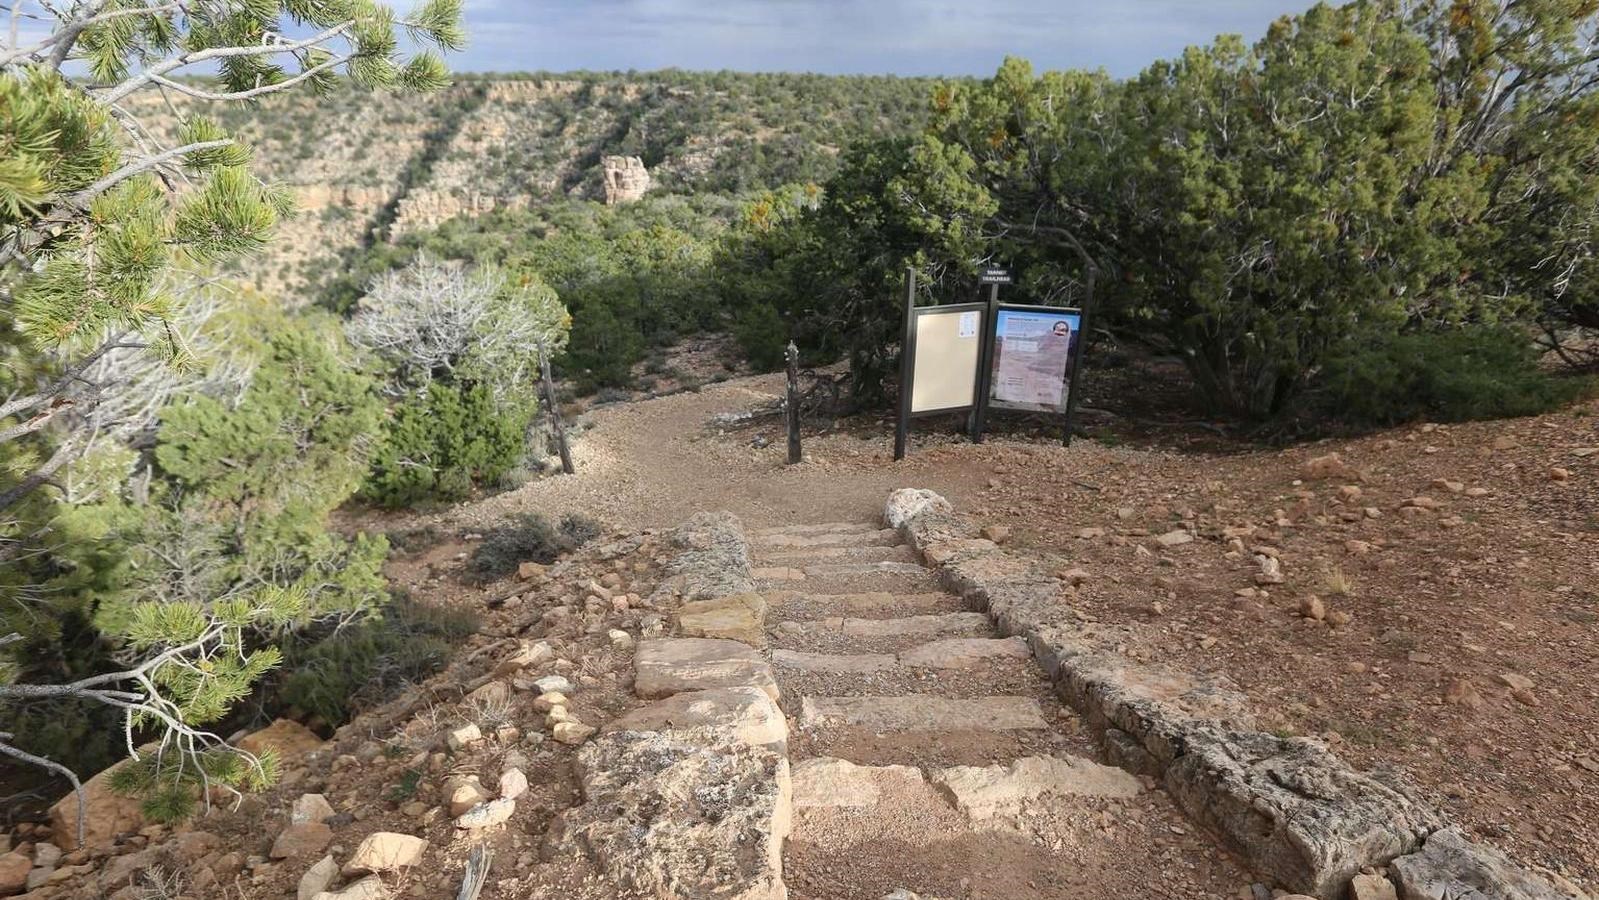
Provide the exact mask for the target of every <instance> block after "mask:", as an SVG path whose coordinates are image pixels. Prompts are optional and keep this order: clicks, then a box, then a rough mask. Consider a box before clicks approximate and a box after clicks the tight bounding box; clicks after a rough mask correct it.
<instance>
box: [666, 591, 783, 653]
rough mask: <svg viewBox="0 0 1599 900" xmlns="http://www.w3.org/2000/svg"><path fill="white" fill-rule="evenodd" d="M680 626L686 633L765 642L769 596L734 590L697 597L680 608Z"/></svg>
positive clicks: (699, 636) (739, 640)
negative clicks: (731, 592) (709, 598)
mask: <svg viewBox="0 0 1599 900" xmlns="http://www.w3.org/2000/svg"><path fill="white" fill-rule="evenodd" d="M677 630H678V633H679V634H681V635H683V636H684V637H697V638H726V639H728V640H733V641H738V642H740V643H743V644H749V645H750V646H752V647H764V646H765V645H766V600H765V599H763V598H762V597H761V595H760V594H734V595H732V596H729V597H719V598H717V599H714V600H695V601H692V602H689V603H685V604H683V606H682V608H681V609H679V610H678V611H677Z"/></svg>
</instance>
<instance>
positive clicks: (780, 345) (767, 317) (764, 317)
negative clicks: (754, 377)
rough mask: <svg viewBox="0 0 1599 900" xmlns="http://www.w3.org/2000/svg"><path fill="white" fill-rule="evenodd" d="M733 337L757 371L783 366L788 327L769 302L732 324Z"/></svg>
mask: <svg viewBox="0 0 1599 900" xmlns="http://www.w3.org/2000/svg"><path fill="white" fill-rule="evenodd" d="M733 336H734V337H735V338H736V339H737V340H738V344H739V346H740V347H742V348H743V350H744V356H745V358H747V359H748V360H749V363H750V365H751V366H753V367H754V368H755V370H756V371H757V372H776V371H777V370H778V369H781V368H783V366H784V364H785V362H786V361H785V359H784V350H785V349H786V348H787V347H788V324H787V323H785V322H784V321H783V317H782V316H781V315H779V314H778V312H777V310H776V309H774V308H773V307H772V305H771V304H769V303H760V304H756V305H755V306H751V307H749V308H747V309H745V310H743V311H741V312H740V313H739V314H738V317H737V318H736V319H735V320H734V322H733Z"/></svg>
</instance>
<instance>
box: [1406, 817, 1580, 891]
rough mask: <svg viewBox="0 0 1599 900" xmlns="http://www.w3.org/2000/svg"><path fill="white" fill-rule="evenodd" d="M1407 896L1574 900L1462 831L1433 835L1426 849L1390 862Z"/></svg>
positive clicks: (1446, 830)
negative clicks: (1475, 842) (1464, 834)
mask: <svg viewBox="0 0 1599 900" xmlns="http://www.w3.org/2000/svg"><path fill="white" fill-rule="evenodd" d="M1390 870H1391V873H1392V877H1393V880H1394V882H1395V884H1397V885H1398V886H1399V897H1400V898H1401V900H1434V898H1438V897H1470V898H1478V897H1481V898H1484V900H1570V898H1571V895H1570V894H1569V893H1567V892H1565V891H1562V890H1558V889H1556V888H1555V887H1554V886H1552V885H1550V884H1549V883H1548V882H1547V881H1544V880H1543V879H1542V878H1539V877H1538V876H1536V875H1534V874H1533V873H1531V872H1528V871H1526V870H1525V869H1522V868H1521V867H1520V866H1517V865H1516V864H1515V863H1513V862H1511V861H1510V860H1509V859H1507V858H1506V857H1505V855H1504V854H1502V853H1500V852H1499V851H1497V850H1494V849H1492V848H1490V847H1485V846H1483V845H1481V844H1473V843H1471V842H1470V841H1468V840H1466V839H1465V837H1464V836H1463V835H1461V833H1460V831H1459V829H1456V828H1447V829H1444V830H1442V831H1438V832H1435V833H1434V834H1433V835H1431V836H1430V837H1428V838H1427V843H1426V844H1425V845H1424V846H1423V847H1422V848H1421V852H1419V853H1412V854H1410V855H1409V856H1401V857H1399V858H1398V859H1395V860H1394V861H1393V863H1392V864H1391V866H1390Z"/></svg>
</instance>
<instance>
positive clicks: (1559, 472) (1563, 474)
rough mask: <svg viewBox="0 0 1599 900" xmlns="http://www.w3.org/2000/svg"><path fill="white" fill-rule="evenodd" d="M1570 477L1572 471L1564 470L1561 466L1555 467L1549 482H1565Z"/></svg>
mask: <svg viewBox="0 0 1599 900" xmlns="http://www.w3.org/2000/svg"><path fill="white" fill-rule="evenodd" d="M1570 477H1571V470H1570V469H1562V468H1561V467H1559V466H1555V467H1554V468H1552V469H1550V470H1549V480H1550V481H1565V480H1566V479H1568V478H1570Z"/></svg>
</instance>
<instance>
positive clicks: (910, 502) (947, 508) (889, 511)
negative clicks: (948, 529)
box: [883, 488, 955, 528]
mask: <svg viewBox="0 0 1599 900" xmlns="http://www.w3.org/2000/svg"><path fill="white" fill-rule="evenodd" d="M954 511H955V507H953V506H951V505H950V502H949V501H948V500H945V499H944V498H943V497H941V496H939V495H938V494H937V493H936V492H934V491H929V490H926V489H924V488H900V489H899V490H897V491H895V492H894V493H892V494H889V495H888V503H887V504H886V505H885V506H884V507H883V523H884V524H885V525H887V526H888V527H890V528H901V527H904V526H905V525H906V524H908V523H909V522H910V521H911V520H912V519H915V518H917V517H918V516H921V515H924V514H926V513H953V512H954Z"/></svg>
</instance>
